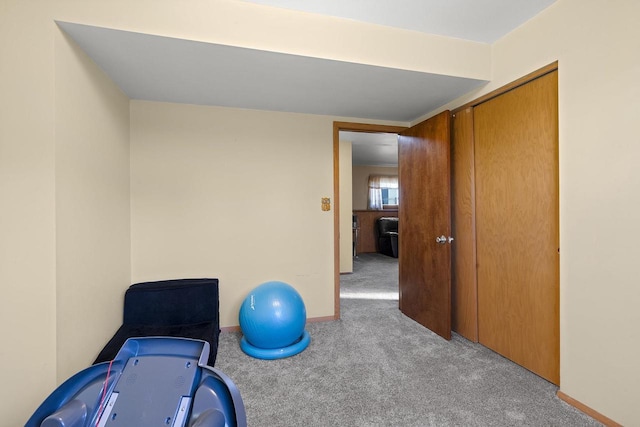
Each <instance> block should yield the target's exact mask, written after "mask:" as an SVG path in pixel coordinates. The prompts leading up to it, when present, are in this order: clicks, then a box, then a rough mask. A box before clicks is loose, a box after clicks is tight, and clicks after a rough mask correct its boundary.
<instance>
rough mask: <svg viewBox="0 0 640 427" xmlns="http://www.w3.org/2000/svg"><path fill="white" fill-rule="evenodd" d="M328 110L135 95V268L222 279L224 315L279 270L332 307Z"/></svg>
mask: <svg viewBox="0 0 640 427" xmlns="http://www.w3.org/2000/svg"><path fill="white" fill-rule="evenodd" d="M332 132H333V126H332V120H331V118H329V117H324V116H310V115H302V114H286V113H273V112H262V111H251V110H238V109H228V108H217V107H201V106H191V105H178V104H163V103H153V102H138V101H133V102H132V105H131V170H132V174H131V198H132V203H131V223H132V227H131V229H132V239H131V240H132V243H131V246H132V280H133V281H134V282H137V281H145V280H158V279H170V278H183V277H216V278H218V279H220V300H221V304H220V321H221V326H223V327H224V326H235V325H238V310H239V308H240V304H241V303H242V301H243V299H244V298H245V297H246V295H247V294H248V293H249V292H250V291H251V289H253V288H254V287H255V286H257V285H259V284H260V283H263V282H266V281H269V280H281V281H284V282H287V283H289V284H291V285H292V286H293V287H294V288H296V289H297V290H298V292H300V294H301V296H302V298H303V300H304V301H305V305H306V308H307V316H308V317H323V316H331V315H333V310H334V307H333V239H332V236H333V208H332V210H331V211H322V210H321V203H320V202H321V198H322V197H332V193H333V169H332V166H331V165H332V162H333V151H332V143H331V141H332V135H333V134H332Z"/></svg>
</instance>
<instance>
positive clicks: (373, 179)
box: [368, 175, 398, 209]
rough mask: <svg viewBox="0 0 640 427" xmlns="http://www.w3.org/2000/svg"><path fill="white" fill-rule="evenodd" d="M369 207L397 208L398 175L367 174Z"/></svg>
mask: <svg viewBox="0 0 640 427" xmlns="http://www.w3.org/2000/svg"><path fill="white" fill-rule="evenodd" d="M368 199H369V209H397V208H398V177H397V176H384V175H369V198H368Z"/></svg>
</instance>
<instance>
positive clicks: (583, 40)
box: [447, 0, 640, 426]
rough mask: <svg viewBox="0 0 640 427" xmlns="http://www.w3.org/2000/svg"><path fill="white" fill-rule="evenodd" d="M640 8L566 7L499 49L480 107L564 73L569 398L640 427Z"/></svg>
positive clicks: (630, 0) (563, 249)
mask: <svg viewBox="0 0 640 427" xmlns="http://www.w3.org/2000/svg"><path fill="white" fill-rule="evenodd" d="M639 16H640V2H637V1H635V0H617V1H604V0H589V1H583V0H559V1H558V2H556V3H555V4H554V5H552V6H551V7H549V8H548V9H546V10H545V11H543V12H542V13H541V14H540V15H538V16H537V17H536V18H534V19H532V20H531V21H529V22H527V23H526V24H524V25H522V26H521V27H519V28H518V29H516V30H515V31H513V32H512V33H511V34H509V35H507V36H506V37H504V38H503V39H501V40H499V41H498V42H496V43H495V44H494V46H493V64H494V65H493V79H492V82H491V83H490V84H489V85H488V86H487V87H486V88H484V89H483V90H481V91H477V92H475V93H472V94H469V95H468V96H466V97H464V98H462V99H459V100H457V101H455V102H453V103H451V104H450V105H449V106H447V107H449V108H453V107H456V106H458V105H461V104H463V103H465V102H467V101H469V100H472V99H474V98H477V97H478V96H480V95H481V94H483V93H486V92H489V91H491V90H493V89H496V88H498V87H500V86H502V85H504V84H506V83H508V82H510V81H513V80H515V79H517V78H519V77H521V76H523V75H525V74H527V73H529V72H531V71H534V70H536V69H538V68H540V67H542V66H544V65H546V64H549V63H551V62H553V61H556V60H557V61H558V63H559V75H558V76H559V82H558V89H559V132H560V139H559V149H560V370H561V372H560V389H561V390H562V391H563V392H564V393H566V394H567V395H569V396H571V397H572V398H574V399H577V400H578V401H580V402H582V403H583V404H585V405H587V406H589V407H591V408H593V409H595V410H596V411H598V412H600V413H602V414H604V415H605V416H608V417H609V418H611V419H613V420H615V421H617V422H619V423H621V424H623V425H629V426H631V425H640V412H638V410H637V400H638V399H637V396H638V393H640V363H638V360H640V332H639V331H640V329H639V328H638V325H640V310H638V301H640V286H638V271H637V263H638V258H639V250H638V248H637V247H636V245H635V243H636V242H638V241H639V240H640V222H639V221H638V215H637V214H636V213H637V212H638V210H639V209H640V191H638V189H639V188H640V168H638V159H639V158H640V140H639V137H638V117H640V104H639V102H638V100H639V99H640V84H639V83H638V76H639V75H640V55H638V52H640V26H639V25H638V17H639Z"/></svg>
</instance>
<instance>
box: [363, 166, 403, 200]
mask: <svg viewBox="0 0 640 427" xmlns="http://www.w3.org/2000/svg"><path fill="white" fill-rule="evenodd" d="M369 175H389V176H392V175H395V176H397V175H398V168H397V167H395V168H393V167H384V166H353V181H352V184H353V209H355V210H363V209H367V203H368V198H369Z"/></svg>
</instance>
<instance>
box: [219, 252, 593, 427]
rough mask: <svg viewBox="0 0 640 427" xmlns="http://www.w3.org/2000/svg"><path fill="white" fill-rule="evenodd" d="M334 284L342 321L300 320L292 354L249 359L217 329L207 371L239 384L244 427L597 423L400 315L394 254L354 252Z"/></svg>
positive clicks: (543, 388)
mask: <svg viewBox="0 0 640 427" xmlns="http://www.w3.org/2000/svg"><path fill="white" fill-rule="evenodd" d="M293 285H295V284H293ZM341 287H342V294H343V295H344V296H347V297H348V298H341V308H342V319H341V320H339V321H333V322H322V323H311V324H308V325H307V330H308V331H309V333H310V334H311V340H312V341H311V345H310V346H309V348H307V349H306V350H305V351H304V352H302V353H301V354H299V355H297V356H294V357H291V358H287V359H281V360H273V361H263V360H258V359H253V358H251V357H249V356H246V355H245V354H244V353H242V351H241V350H240V348H239V340H240V337H241V335H240V334H239V333H223V334H221V336H220V347H219V351H218V359H217V362H216V367H217V368H219V369H221V370H222V371H223V372H225V373H226V374H227V375H229V376H230V377H231V378H232V379H233V381H234V382H235V383H236V385H237V386H238V388H239V389H240V392H241V393H242V397H243V400H244V403H245V406H246V412H247V420H248V423H249V426H252V427H263V426H264V427H267V426H268V427H277V426H283V427H285V426H286V427H294V426H305V427H315V426H318V427H320V426H407V427H409V426H596V425H600V424H599V423H597V422H596V421H594V420H593V419H591V418H590V417H588V416H586V415H584V414H582V413H581V412H579V411H577V410H576V409H574V408H572V407H571V406H569V405H567V404H566V403H564V402H563V401H561V400H560V399H558V398H557V397H556V396H555V392H556V390H557V387H556V386H554V385H553V384H550V383H549V382H547V381H545V380H543V379H542V378H540V377H538V376H536V375H534V374H532V373H531V372H529V371H527V370H525V369H524V368H521V367H520V366H518V365H516V364H514V363H512V362H510V361H508V360H506V359H504V358H503V357H501V356H499V355H498V354H496V353H494V352H492V351H490V350H488V349H487V348H485V347H483V346H481V345H479V344H474V343H471V342H469V341H467V340H466V339H463V338H461V337H460V336H458V335H455V334H454V336H453V339H452V340H451V341H446V340H444V339H442V338H440V337H438V336H437V335H435V334H433V333H432V332H431V331H429V330H427V329H425V328H424V327H422V326H421V325H419V324H417V323H415V322H414V321H412V320H411V319H409V318H407V317H406V316H404V315H402V314H401V313H400V311H399V310H398V301H397V260H396V259H393V258H389V257H385V256H383V255H378V254H361V255H360V256H359V257H358V258H357V259H356V260H355V266H354V274H351V275H343V276H342V277H341ZM394 293H395V294H394ZM367 294H368V295H370V296H369V297H367ZM371 295H373V296H371ZM385 298H394V299H385Z"/></svg>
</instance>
